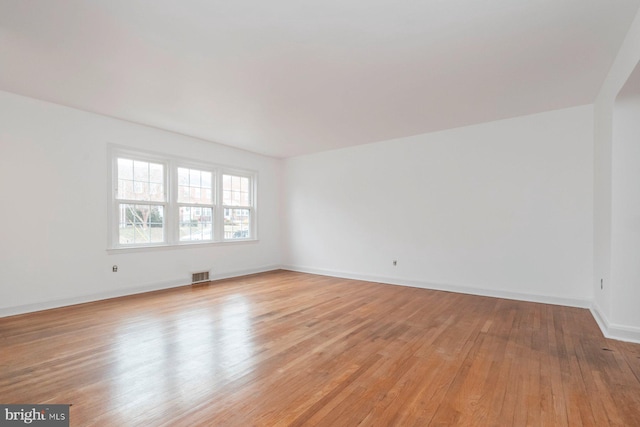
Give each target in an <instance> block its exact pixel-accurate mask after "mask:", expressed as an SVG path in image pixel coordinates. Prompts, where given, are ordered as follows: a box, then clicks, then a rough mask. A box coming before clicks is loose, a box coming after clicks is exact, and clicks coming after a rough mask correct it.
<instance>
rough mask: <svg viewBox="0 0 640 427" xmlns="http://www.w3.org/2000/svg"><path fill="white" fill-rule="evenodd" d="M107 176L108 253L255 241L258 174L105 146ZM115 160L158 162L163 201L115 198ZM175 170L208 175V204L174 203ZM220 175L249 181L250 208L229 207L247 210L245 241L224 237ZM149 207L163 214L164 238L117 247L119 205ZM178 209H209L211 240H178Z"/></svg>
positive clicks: (176, 193)
mask: <svg viewBox="0 0 640 427" xmlns="http://www.w3.org/2000/svg"><path fill="white" fill-rule="evenodd" d="M108 151H109V153H108V162H109V167H108V170H109V174H108V175H109V176H108V182H107V185H108V194H109V198H108V205H109V210H108V222H109V226H108V238H107V245H108V248H107V249H108V250H128V249H133V250H139V249H149V248H167V247H184V246H190V247H191V246H194V245H208V244H209V245H211V244H214V245H215V244H230V243H234V242H247V241H257V240H258V227H257V223H258V221H257V215H258V214H257V200H256V199H257V197H256V195H257V181H258V174H257V172H255V171H250V170H246V169H238V168H231V167H227V166H223V165H219V164H215V163H206V162H201V161H196V160H192V159H187V158H181V157H176V156H170V155H165V154H160V153H155V152H151V151H143V150H137V149H131V148H128V147H124V146H120V145H116V144H109V148H108ZM118 158H127V159H132V160H139V161H145V162H152V163H160V164H162V165H163V166H164V180H163V181H164V191H165V196H166V199H165V201H164V202H146V201H144V202H141V201H128V200H119V199H117V186H118ZM178 168H189V169H198V170H201V171H207V172H211V173H212V180H213V183H212V203H211V204H210V205H209V204H198V203H178ZM223 175H234V176H241V177H246V178H249V192H250V194H249V198H250V200H249V205H250V206H229V208H235V209H249V210H250V223H249V230H250V232H249V237H246V238H230V239H225V238H224V209H225V206H223V205H222V201H223V198H222V194H223V193H222V191H223V182H222V176H223ZM131 203H135V204H151V205H161V206H163V211H164V239H163V242H161V243H137V244H121V243H120V241H119V221H120V213H119V210H118V209H119V206H120V205H121V204H131ZM180 206H194V207H207V208H208V207H210V208H212V214H213V218H212V228H213V238H212V239H211V240H185V241H180V224H179V221H180V211H179V209H180Z"/></svg>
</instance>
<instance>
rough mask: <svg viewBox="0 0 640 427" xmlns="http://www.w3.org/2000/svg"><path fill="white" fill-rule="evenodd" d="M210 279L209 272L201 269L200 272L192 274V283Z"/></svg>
mask: <svg viewBox="0 0 640 427" xmlns="http://www.w3.org/2000/svg"><path fill="white" fill-rule="evenodd" d="M208 281H209V272H208V271H201V272H200V273H192V274H191V283H200V282H208Z"/></svg>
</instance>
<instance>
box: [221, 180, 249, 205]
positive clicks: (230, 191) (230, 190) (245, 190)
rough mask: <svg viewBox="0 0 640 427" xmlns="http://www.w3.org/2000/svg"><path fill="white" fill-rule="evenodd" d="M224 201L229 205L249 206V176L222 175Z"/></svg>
mask: <svg viewBox="0 0 640 427" xmlns="http://www.w3.org/2000/svg"><path fill="white" fill-rule="evenodd" d="M222 186H223V188H222V190H223V193H222V195H223V201H222V203H223V204H224V205H227V206H249V205H250V203H251V196H250V193H249V178H247V177H244V176H235V175H223V177H222Z"/></svg>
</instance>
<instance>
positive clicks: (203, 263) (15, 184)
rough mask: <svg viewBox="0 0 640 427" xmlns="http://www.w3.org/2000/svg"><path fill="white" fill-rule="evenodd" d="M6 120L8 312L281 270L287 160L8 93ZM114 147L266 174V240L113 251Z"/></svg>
mask: <svg viewBox="0 0 640 427" xmlns="http://www.w3.org/2000/svg"><path fill="white" fill-rule="evenodd" d="M0 120H1V123H0V188H1V191H0V194H1V195H2V208H1V209H0V223H2V224H3V227H2V234H1V236H0V254H1V258H0V260H1V264H0V315H7V314H11V313H17V312H23V311H30V310H34V309H39V308H45V307H52V306H57V305H60V304H68V303H71V302H79V301H86V300H91V299H95V298H99V297H105V296H113V295H122V294H128V293H132V292H136V291H140V290H148V289H156V288H161V287H167V286H175V285H178V284H185V283H188V282H189V281H190V272H193V271H200V270H203V269H212V270H213V274H214V276H215V277H222V276H226V275H234V274H242V273H246V272H254V271H262V270H268V269H271V268H274V267H277V266H279V265H280V263H281V259H280V253H281V251H280V247H281V246H280V229H279V227H280V221H279V192H280V161H279V160H277V159H273V158H269V157H264V156H260V155H257V154H251V153H248V152H245V151H241V150H236V149H232V148H229V147H225V146H222V145H218V144H212V143H210V142H205V141H201V140H198V139H194V138H189V137H185V136H181V135H177V134H173V133H170V132H165V131H161V130H158V129H153V128H149V127H144V126H140V125H136V124H132V123H129V122H125V121H121V120H116V119H112V118H108V117H104V116H99V115H95V114H90V113H86V112H82V111H78V110H74V109H71V108H66V107H62V106H59V105H55V104H50V103H46V102H42V101H38V100H34V99H30V98H25V97H21V96H17V95H13V94H9V93H6V92H0ZM108 143H116V144H120V145H125V146H128V147H131V148H140V149H146V150H153V151H157V152H161V153H166V154H171V155H177V156H182V157H186V158H193V159H203V160H207V161H211V162H214V163H219V164H224V165H229V166H235V167H238V168H245V169H252V170H256V171H258V174H259V182H258V209H259V217H258V218H259V224H258V226H259V233H260V241H259V242H255V243H233V244H219V245H215V246H212V245H209V246H200V247H189V248H179V249H165V250H140V251H135V252H128V253H108V252H107V250H106V249H107V228H108V227H107V188H108V183H107V168H108V161H107V144H108ZM113 264H117V265H118V266H119V272H118V273H112V272H111V266H112V265H113Z"/></svg>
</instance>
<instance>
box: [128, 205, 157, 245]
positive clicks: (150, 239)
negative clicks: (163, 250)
mask: <svg viewBox="0 0 640 427" xmlns="http://www.w3.org/2000/svg"><path fill="white" fill-rule="evenodd" d="M118 210H119V215H120V221H119V224H118V225H119V227H118V241H119V242H120V244H121V245H135V244H147V243H162V242H164V208H163V207H162V206H154V205H130V204H124V203H123V204H120V205H119V209H118Z"/></svg>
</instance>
